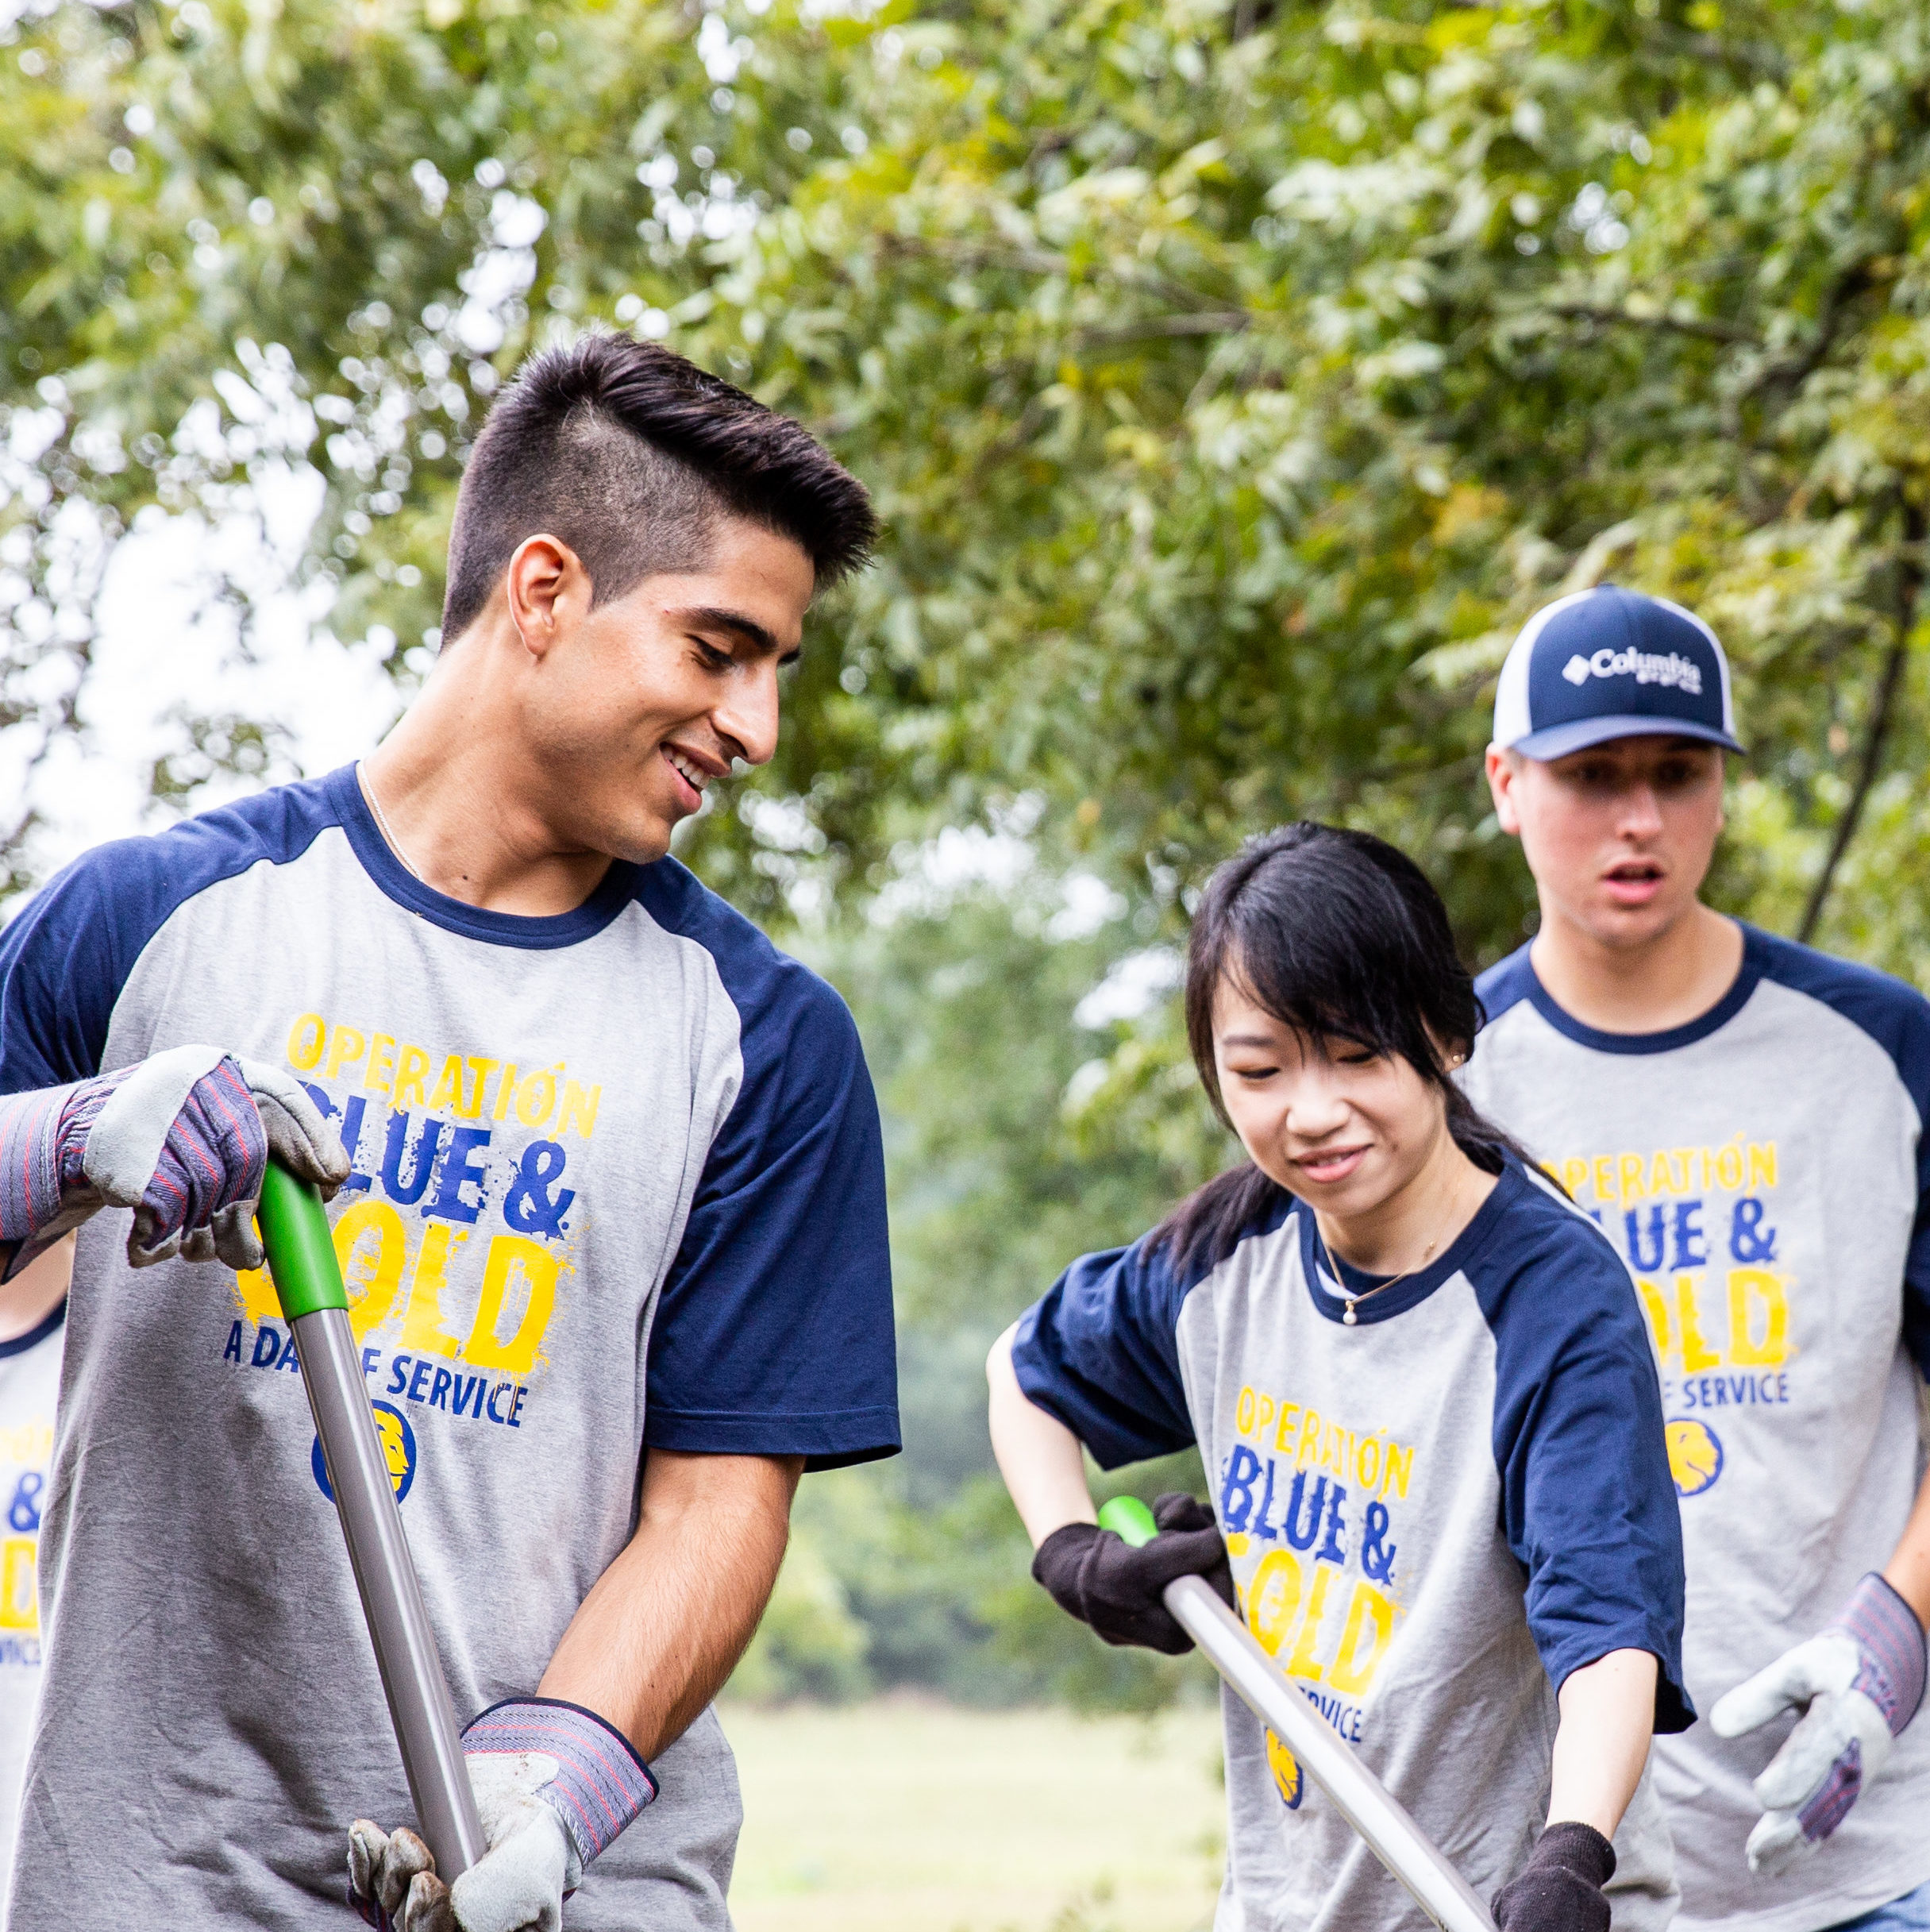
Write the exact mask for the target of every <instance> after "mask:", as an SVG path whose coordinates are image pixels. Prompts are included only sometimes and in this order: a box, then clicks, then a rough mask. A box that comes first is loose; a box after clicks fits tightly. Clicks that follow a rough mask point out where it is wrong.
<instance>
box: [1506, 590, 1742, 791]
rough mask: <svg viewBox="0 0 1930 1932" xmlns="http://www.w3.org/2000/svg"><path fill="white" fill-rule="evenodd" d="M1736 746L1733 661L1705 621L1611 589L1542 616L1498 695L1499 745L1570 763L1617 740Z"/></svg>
mask: <svg viewBox="0 0 1930 1932" xmlns="http://www.w3.org/2000/svg"><path fill="white" fill-rule="evenodd" d="M1653 736H1666V737H1670V738H1702V739H1705V741H1706V742H1708V743H1709V744H1712V745H1720V746H1722V748H1723V749H1724V750H1725V751H1740V750H1742V746H1740V745H1739V744H1738V743H1737V742H1735V704H1734V703H1733V702H1732V700H1731V697H1730V695H1729V661H1728V659H1727V658H1726V657H1724V656H1723V654H1722V646H1720V644H1718V643H1717V642H1716V634H1715V632H1714V631H1712V630H1710V629H1709V627H1708V625H1707V624H1705V623H1703V621H1702V620H1701V618H1699V617H1697V616H1694V615H1692V614H1691V613H1690V612H1689V611H1685V610H1684V609H1683V608H1682V606H1681V605H1680V604H1670V602H1669V601H1668V600H1667V599H1666V598H1664V597H1645V596H1643V595H1642V593H1641V592H1639V591H1633V590H1623V589H1621V588H1619V587H1618V586H1616V585H1615V584H1600V585H1598V586H1597V588H1595V589H1593V590H1584V591H1578V592H1576V593H1575V594H1574V596H1572V597H1562V598H1560V599H1558V600H1557V601H1556V602H1554V603H1553V604H1550V605H1549V606H1548V607H1547V609H1545V610H1541V611H1536V612H1535V615H1533V616H1532V617H1531V618H1530V619H1528V621H1527V623H1525V624H1524V625H1523V626H1522V627H1521V634H1520V636H1519V637H1518V638H1516V639H1515V641H1514V643H1513V644H1512V646H1510V647H1509V650H1508V661H1507V662H1506V663H1505V664H1504V665H1502V666H1501V681H1500V687H1499V688H1497V691H1496V692H1495V694H1494V742H1495V743H1496V744H1497V746H1500V749H1501V750H1504V751H1519V752H1520V753H1521V754H1522V755H1523V756H1524V758H1566V756H1567V755H1568V754H1569V753H1570V752H1571V751H1581V750H1585V749H1586V748H1587V747H1588V746H1590V745H1599V744H1601V743H1602V742H1604V741H1605V740H1606V739H1608V738H1637V737H1653Z"/></svg>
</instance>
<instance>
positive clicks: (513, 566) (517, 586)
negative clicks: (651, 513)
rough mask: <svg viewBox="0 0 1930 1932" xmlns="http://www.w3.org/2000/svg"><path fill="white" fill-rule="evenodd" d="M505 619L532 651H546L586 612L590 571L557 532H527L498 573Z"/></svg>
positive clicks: (542, 654)
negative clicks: (499, 574)
mask: <svg viewBox="0 0 1930 1932" xmlns="http://www.w3.org/2000/svg"><path fill="white" fill-rule="evenodd" d="M503 596H504V597H505V599H506V600H507V604H508V606H509V615H510V623H512V624H514V626H515V627H516V634H517V636H518V637H519V638H522V647H523V649H524V650H526V651H528V652H529V653H530V655H531V656H532V657H545V656H546V655H547V654H549V652H550V651H551V650H553V649H554V648H555V647H556V646H557V644H558V643H559V642H561V640H562V638H563V635H564V633H565V631H568V630H571V629H572V628H574V627H575V626H576V624H577V623H580V622H581V621H582V620H583V619H584V618H585V617H586V616H587V615H589V610H590V600H591V584H590V573H589V572H588V571H587V570H586V569H584V567H583V560H582V558H581V557H579V556H578V555H577V554H576V552H575V551H574V550H572V549H571V548H570V547H569V546H568V544H567V543H565V542H564V541H563V539H562V538H561V537H552V536H550V535H549V534H546V533H539V534H537V535H536V536H534V537H526V538H523V540H522V542H521V543H519V544H518V545H517V546H516V553H515V555H514V556H513V557H510V561H509V568H508V569H507V570H506V571H505V572H504V573H503Z"/></svg>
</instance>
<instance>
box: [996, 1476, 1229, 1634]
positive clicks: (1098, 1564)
mask: <svg viewBox="0 0 1930 1932" xmlns="http://www.w3.org/2000/svg"><path fill="white" fill-rule="evenodd" d="M1153 1520H1154V1522H1156V1523H1157V1524H1158V1525H1159V1529H1160V1533H1159V1534H1158V1536H1156V1537H1154V1539H1153V1540H1152V1541H1151V1542H1150V1543H1147V1544H1143V1545H1142V1546H1141V1547H1140V1548H1138V1549H1135V1548H1133V1547H1132V1546H1131V1544H1129V1543H1125V1542H1122V1541H1120V1539H1119V1537H1116V1536H1115V1535H1114V1534H1113V1533H1112V1532H1111V1530H1110V1529H1100V1527H1099V1525H1097V1524H1096V1523H1068V1524H1067V1525H1065V1528H1064V1529H1055V1530H1054V1531H1053V1533H1052V1534H1051V1535H1050V1536H1049V1537H1046V1540H1045V1541H1044V1542H1043V1543H1042V1544H1039V1546H1038V1554H1037V1555H1036V1556H1034V1558H1033V1559H1032V1575H1033V1579H1034V1581H1035V1582H1037V1583H1043V1584H1044V1585H1045V1587H1046V1590H1047V1591H1049V1592H1050V1594H1051V1596H1052V1599H1053V1601H1054V1602H1055V1603H1057V1605H1058V1606H1059V1607H1060V1609H1061V1610H1069V1611H1070V1612H1071V1613H1072V1614H1073V1616H1075V1617H1077V1618H1079V1619H1080V1621H1081V1622H1083V1623H1089V1624H1090V1625H1092V1628H1093V1629H1095V1630H1096V1631H1097V1632H1098V1633H1099V1634H1100V1636H1101V1637H1104V1639H1105V1641H1107V1642H1108V1644H1140V1645H1144V1646H1145V1647H1146V1649H1148V1650H1158V1651H1163V1652H1165V1655H1166V1656H1169V1657H1177V1656H1183V1655H1184V1654H1185V1652H1187V1651H1188V1650H1190V1649H1192V1638H1191V1637H1188V1635H1187V1634H1186V1633H1185V1631H1184V1630H1182V1629H1181V1628H1180V1626H1179V1625H1178V1624H1177V1623H1176V1622H1174V1621H1173V1615H1172V1613H1171V1612H1170V1611H1169V1610H1168V1609H1167V1608H1166V1606H1165V1604H1164V1603H1163V1602H1161V1600H1160V1593H1161V1591H1163V1590H1165V1587H1166V1586H1167V1584H1169V1583H1171V1582H1172V1581H1173V1579H1174V1578H1175V1577H1180V1576H1204V1578H1205V1579H1206V1580H1207V1581H1208V1583H1211V1584H1212V1587H1214V1589H1215V1590H1216V1591H1219V1595H1220V1598H1221V1600H1222V1601H1223V1602H1224V1603H1225V1604H1226V1606H1227V1609H1229V1610H1231V1609H1232V1608H1233V1572H1232V1571H1231V1570H1230V1569H1229V1568H1227V1546H1226V1544H1224V1543H1223V1542H1222V1541H1220V1540H1219V1525H1217V1524H1216V1523H1215V1521H1213V1512H1212V1510H1209V1509H1208V1507H1207V1506H1206V1505H1205V1504H1204V1503H1203V1502H1200V1501H1199V1500H1198V1498H1196V1497H1192V1496H1181V1495H1168V1496H1161V1498H1159V1500H1158V1502H1155V1503H1154V1505H1153Z"/></svg>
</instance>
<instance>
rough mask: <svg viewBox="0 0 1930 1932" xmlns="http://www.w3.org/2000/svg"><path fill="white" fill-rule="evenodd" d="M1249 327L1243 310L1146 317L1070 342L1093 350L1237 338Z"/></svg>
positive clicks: (1249, 320) (1087, 331) (1086, 331)
mask: <svg viewBox="0 0 1930 1932" xmlns="http://www.w3.org/2000/svg"><path fill="white" fill-rule="evenodd" d="M1252 323H1253V318H1252V316H1250V314H1247V312H1246V310H1244V309H1205V310H1201V311H1200V313H1199V314H1194V315H1149V316H1147V317H1146V319H1145V320H1144V321H1142V322H1124V323H1122V324H1121V325H1120V326H1119V327H1118V328H1116V329H1081V330H1080V331H1079V333H1078V334H1077V336H1076V337H1074V340H1075V341H1077V343H1078V344H1079V345H1080V347H1081V348H1082V349H1097V348H1104V347H1107V346H1108V345H1111V344H1113V343H1121V342H1143V341H1150V340H1153V339H1155V338H1158V337H1173V336H1187V335H1238V334H1239V333H1240V332H1241V331H1242V330H1244V329H1247V328H1250V326H1252Z"/></svg>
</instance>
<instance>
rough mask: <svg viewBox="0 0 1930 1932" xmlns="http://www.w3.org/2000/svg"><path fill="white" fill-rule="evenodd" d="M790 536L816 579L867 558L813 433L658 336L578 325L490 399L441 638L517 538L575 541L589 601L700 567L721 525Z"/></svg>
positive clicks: (841, 485) (858, 506)
mask: <svg viewBox="0 0 1930 1932" xmlns="http://www.w3.org/2000/svg"><path fill="white" fill-rule="evenodd" d="M733 516H734V517H741V518H742V519H745V521H746V522H747V523H755V524H757V525H758V526H760V527H761V528H762V529H765V530H769V531H771V532H772V534H774V535H776V536H780V537H788V538H789V539H790V540H791V541H792V542H793V543H795V544H796V545H797V546H798V547H799V550H803V553H805V555H806V556H807V557H809V558H810V559H811V567H812V569H813V570H814V571H815V573H816V577H817V585H818V588H820V589H822V588H823V587H824V586H825V585H826V584H834V583H836V582H837V581H838V580H839V579H840V578H842V577H846V576H848V575H849V574H850V573H852V572H853V571H854V570H857V569H861V568H862V567H863V565H865V562H866V561H867V560H868V559H869V557H870V554H871V548H872V546H873V543H874V542H876V538H877V534H878V523H877V518H876V515H875V514H874V513H873V510H872V507H871V499H870V498H869V496H867V495H866V494H865V487H864V485H863V484H861V483H860V482H859V481H858V480H857V478H856V477H854V476H852V475H851V474H850V472H849V471H847V470H846V469H844V467H843V466H842V465H841V464H839V463H838V461H836V460H835V458H834V457H832V456H831V455H830V453H829V452H828V451H826V449H824V448H823V447H822V445H820V444H819V442H817V440H816V439H815V438H814V437H812V436H811V434H810V433H809V431H807V430H805V429H803V427H801V426H799V424H797V423H795V422H792V420H791V419H790V418H788V416H780V415H778V414H777V412H776V411H775V410H770V409H766V408H765V406H764V405H763V404H762V403H760V402H758V401H757V399H755V398H754V397H752V396H748V395H745V393H744V392H743V391H742V390H741V389H735V388H732V387H731V385H730V384H729V383H727V382H723V381H720V380H718V378H717V377H716V376H711V375H708V374H707V373H706V372H704V371H703V370H702V369H700V368H698V367H697V365H696V364H695V363H693V362H689V361H685V359H684V357H681V356H680V355H677V354H675V353H673V352H672V351H671V350H669V349H665V348H663V347H661V345H659V344H657V343H655V342H639V341H636V340H635V339H634V337H630V336H627V335H616V334H603V333H599V334H590V335H585V336H584V337H580V339H579V340H578V341H575V342H572V344H570V345H568V347H567V348H563V349H546V350H545V351H544V352H543V353H541V355H537V356H533V357H530V360H529V361H527V362H526V363H525V364H523V366H522V368H521V369H520V370H519V371H518V373H517V376H516V379H515V380H514V382H513V383H511V384H510V386H509V387H508V388H507V389H505V390H504V391H503V393H502V395H500V396H499V397H498V398H497V399H496V403H495V407H493V408H492V409H491V411H490V412H489V415H488V418H487V421H486V422H484V423H483V427H482V430H481V433H480V434H479V435H478V436H477V438H476V446H475V448H474V449H472V452H471V453H470V456H469V461H468V467H467V468H466V469H464V472H463V478H462V487H461V488H460V491H459V492H458V493H457V495H456V522H455V527H454V529H453V530H452V532H451V533H450V536H449V584H448V588H447V589H446V591H445V594H444V596H443V601H442V638H443V642H444V643H445V644H448V643H451V642H453V641H454V640H455V639H456V638H459V637H460V636H461V635H462V634H463V632H464V631H466V630H468V627H470V625H472V623H475V622H476V619H477V618H478V617H479V616H480V615H481V614H482V611H483V607H484V605H486V604H487V603H488V601H489V600H490V597H491V594H492V593H493V592H494V591H495V588H496V585H497V584H499V583H500V582H501V581H502V579H503V572H504V571H505V570H507V569H508V568H509V562H510V558H511V557H514V555H515V553H516V550H517V546H518V545H519V544H521V543H522V542H524V541H525V539H526V538H530V537H534V536H537V535H538V534H546V535H549V536H552V537H555V538H558V539H560V540H561V542H564V543H566V544H568V546H569V547H570V548H571V549H572V550H574V551H575V552H576V555H577V556H578V557H580V559H581V560H582V562H583V566H584V569H585V570H587V572H588V573H589V575H590V584H591V604H592V605H593V606H594V605H595V604H607V603H608V602H609V601H610V600H611V598H613V597H621V596H624V595H626V593H627V592H630V591H631V590H633V589H634V588H635V587H636V586H637V585H638V584H639V583H641V581H642V580H643V579H644V578H645V577H653V576H657V575H660V574H662V573H666V572H676V571H689V570H697V569H702V568H703V565H705V564H706V563H707V561H709V558H710V556H711V550H712V547H713V546H714V545H715V541H716V534H717V529H718V524H719V523H720V522H721V521H722V519H725V518H726V517H733Z"/></svg>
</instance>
